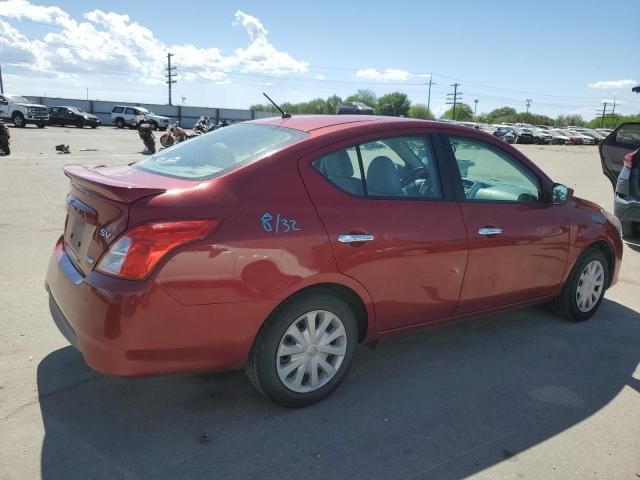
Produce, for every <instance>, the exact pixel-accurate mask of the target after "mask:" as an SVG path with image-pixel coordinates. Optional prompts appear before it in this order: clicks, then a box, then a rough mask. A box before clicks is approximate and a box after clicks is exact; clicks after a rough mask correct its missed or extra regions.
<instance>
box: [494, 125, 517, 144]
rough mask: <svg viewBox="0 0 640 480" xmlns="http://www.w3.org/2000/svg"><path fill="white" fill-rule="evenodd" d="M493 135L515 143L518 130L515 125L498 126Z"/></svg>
mask: <svg viewBox="0 0 640 480" xmlns="http://www.w3.org/2000/svg"><path fill="white" fill-rule="evenodd" d="M493 135H494V136H496V137H498V138H499V139H501V140H504V141H505V142H507V143H514V142H515V141H516V131H515V130H514V129H513V127H505V126H498V128H496V130H495V131H494V132H493Z"/></svg>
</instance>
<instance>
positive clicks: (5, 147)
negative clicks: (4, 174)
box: [0, 139, 11, 155]
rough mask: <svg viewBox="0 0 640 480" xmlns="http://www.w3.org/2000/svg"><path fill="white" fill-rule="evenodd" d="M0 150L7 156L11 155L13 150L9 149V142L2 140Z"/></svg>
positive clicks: (0, 140)
mask: <svg viewBox="0 0 640 480" xmlns="http://www.w3.org/2000/svg"><path fill="white" fill-rule="evenodd" d="M0 150H2V151H3V152H4V154H5V155H11V149H10V148H9V141H8V140H6V139H0Z"/></svg>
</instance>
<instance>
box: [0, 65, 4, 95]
mask: <svg viewBox="0 0 640 480" xmlns="http://www.w3.org/2000/svg"><path fill="white" fill-rule="evenodd" d="M0 93H4V85H3V84H2V65H0Z"/></svg>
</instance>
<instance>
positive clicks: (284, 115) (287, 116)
mask: <svg viewBox="0 0 640 480" xmlns="http://www.w3.org/2000/svg"><path fill="white" fill-rule="evenodd" d="M262 94H263V95H264V96H265V97H267V100H269V101H270V102H271V103H272V104H273V106H274V107H276V108H277V109H278V111H279V112H280V113H281V114H282V118H291V114H290V113H287V112H285V111H284V110H282V109H281V108H280V107H279V106H278V104H277V103H276V102H274V101H273V100H271V97H269V95H267V94H266V93H264V92H262Z"/></svg>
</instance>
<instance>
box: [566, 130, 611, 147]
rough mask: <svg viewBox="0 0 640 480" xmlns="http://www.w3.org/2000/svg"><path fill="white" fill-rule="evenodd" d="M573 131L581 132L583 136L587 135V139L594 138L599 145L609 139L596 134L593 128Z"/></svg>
mask: <svg viewBox="0 0 640 480" xmlns="http://www.w3.org/2000/svg"><path fill="white" fill-rule="evenodd" d="M573 131H576V132H579V133H581V134H582V135H586V136H587V137H591V138H593V140H594V142H595V143H599V142H601V141H602V140H604V139H605V138H606V137H607V136H606V135H604V134H602V133H599V132H596V131H595V130H592V129H591V128H584V127H579V128H574V129H573Z"/></svg>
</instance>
